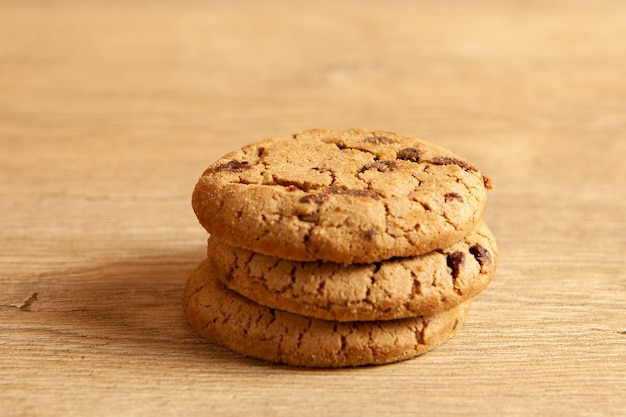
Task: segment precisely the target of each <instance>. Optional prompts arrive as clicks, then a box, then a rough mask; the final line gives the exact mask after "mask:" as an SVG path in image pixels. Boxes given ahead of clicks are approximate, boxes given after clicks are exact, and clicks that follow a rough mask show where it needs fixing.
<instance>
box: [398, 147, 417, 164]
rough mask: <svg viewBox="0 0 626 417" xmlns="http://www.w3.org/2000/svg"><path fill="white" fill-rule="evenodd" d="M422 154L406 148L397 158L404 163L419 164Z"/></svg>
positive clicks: (415, 149) (414, 149)
mask: <svg viewBox="0 0 626 417" xmlns="http://www.w3.org/2000/svg"><path fill="white" fill-rule="evenodd" d="M421 154H422V151H420V150H419V149H417V148H404V149H401V150H400V151H399V152H398V154H397V158H398V159H402V160H404V161H411V162H419V159H420V155H421Z"/></svg>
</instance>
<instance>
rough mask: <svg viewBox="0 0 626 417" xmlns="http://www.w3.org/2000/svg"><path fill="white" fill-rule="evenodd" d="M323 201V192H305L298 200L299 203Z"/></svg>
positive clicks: (319, 202) (318, 202)
mask: <svg viewBox="0 0 626 417" xmlns="http://www.w3.org/2000/svg"><path fill="white" fill-rule="evenodd" d="M322 201H324V198H323V194H307V195H305V196H302V197H300V200H298V202H299V203H305V204H306V203H315V204H321V203H322Z"/></svg>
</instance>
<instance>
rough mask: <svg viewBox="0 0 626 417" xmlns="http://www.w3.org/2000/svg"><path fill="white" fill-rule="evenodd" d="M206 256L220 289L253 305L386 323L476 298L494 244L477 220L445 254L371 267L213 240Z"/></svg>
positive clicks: (492, 262)
mask: <svg viewBox="0 0 626 417" xmlns="http://www.w3.org/2000/svg"><path fill="white" fill-rule="evenodd" d="M207 254H208V257H209V259H210V260H211V262H212V264H213V266H214V269H215V274H216V276H217V278H218V279H219V280H221V281H222V282H223V283H224V284H225V285H226V286H227V287H228V288H230V289H231V290H233V291H236V292H238V293H239V294H241V295H243V296H245V297H247V298H249V299H251V300H254V301H255V302H257V303H259V304H261V305H264V306H268V307H271V308H277V309H280V310H285V311H290V312H292V313H296V314H301V315H304V316H310V317H316V318H320V319H326V320H338V321H362V320H391V319H398V318H404V317H414V316H422V315H430V314H434V313H437V312H439V311H443V310H447V309H450V308H452V307H454V306H456V305H458V304H460V303H462V302H463V301H465V300H467V299H469V298H473V297H475V296H476V295H478V294H479V293H480V292H481V291H483V290H484V289H485V288H486V287H487V285H488V284H489V282H490V281H491V277H492V276H493V274H494V272H495V269H496V261H497V247H496V242H495V238H494V237H493V235H492V233H491V231H490V230H489V228H488V227H487V225H486V224H485V223H484V222H483V221H482V220H481V221H480V222H479V224H478V225H477V227H476V229H475V230H474V231H472V232H471V233H470V234H469V235H467V236H466V237H464V238H463V239H462V240H461V241H460V242H457V243H455V244H453V245H451V246H449V247H446V248H443V249H437V250H435V251H432V252H429V253H427V254H425V255H419V256H416V257H410V258H393V259H391V260H387V261H382V262H376V263H372V264H351V265H343V264H337V263H332V262H321V261H316V262H299V261H288V260H284V259H280V258H277V257H273V256H268V255H262V254H259V253H255V252H252V251H249V250H246V249H241V248H236V247H233V246H229V245H226V244H224V243H223V242H220V241H219V240H218V239H215V238H214V237H210V238H209V240H208V251H207Z"/></svg>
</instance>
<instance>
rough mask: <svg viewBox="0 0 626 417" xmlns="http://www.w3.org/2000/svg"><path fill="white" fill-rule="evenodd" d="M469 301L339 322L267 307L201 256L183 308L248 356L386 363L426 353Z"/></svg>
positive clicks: (333, 363)
mask: <svg viewBox="0 0 626 417" xmlns="http://www.w3.org/2000/svg"><path fill="white" fill-rule="evenodd" d="M470 302H471V301H466V302H464V303H463V304H460V305H459V306H457V307H454V308H452V309H450V310H447V311H444V312H442V313H439V314H436V315H433V316H424V317H414V318H407V319H400V320H390V321H366V322H336V321H328V320H320V319H315V318H310V317H305V316H300V315H297V314H292V313H288V312H284V311H280V310H276V309H272V308H269V307H264V306H261V305H259V304H256V303H254V302H253V301H250V300H248V299H247V298H245V297H243V296H241V295H239V294H237V293H235V292H234V291H231V290H229V289H228V288H226V287H225V286H224V285H223V284H222V283H221V282H220V281H219V280H218V279H217V278H216V277H215V271H213V269H212V266H211V263H210V262H209V261H208V260H205V261H204V262H202V263H201V264H200V265H199V266H198V268H197V269H196V270H195V271H194V272H193V273H192V274H191V276H190V277H189V280H188V282H187V286H186V288H185V293H184V298H183V308H184V311H185V314H186V316H187V319H188V321H189V322H190V324H191V325H192V326H193V327H194V328H195V329H196V330H197V331H198V332H199V333H200V334H202V335H203V336H205V337H206V338H208V339H209V340H212V341H214V342H216V343H218V344H220V345H223V346H226V347H228V348H230V349H232V350H234V351H236V352H239V353H241V354H243V355H246V356H251V357H255V358H260V359H265V360H268V361H273V362H279V363H285V364H290V365H297V366H307V367H345V366H360V365H370V364H383V363H389V362H396V361H400V360H404V359H409V358H412V357H414V356H417V355H420V354H422V353H425V352H427V351H429V350H431V349H433V348H434V347H435V346H437V345H439V344H440V343H442V342H444V341H445V340H447V339H449V338H450V337H452V336H453V335H454V334H455V333H456V332H457V331H458V330H459V328H460V327H461V325H462V324H463V321H464V319H465V317H466V316H467V314H468V312H469V307H470Z"/></svg>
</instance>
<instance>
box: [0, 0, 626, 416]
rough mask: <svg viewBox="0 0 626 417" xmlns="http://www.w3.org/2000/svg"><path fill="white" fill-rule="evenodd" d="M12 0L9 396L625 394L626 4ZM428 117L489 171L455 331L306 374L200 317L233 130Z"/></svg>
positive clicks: (0, 301) (7, 0)
mask: <svg viewBox="0 0 626 417" xmlns="http://www.w3.org/2000/svg"><path fill="white" fill-rule="evenodd" d="M302 3H303V4H298V5H296V4H295V2H289V1H267V2H255V1H234V2H211V1H206V2H201V1H189V2H175V1H165V0H163V1H141V0H138V1H133V2H124V1H121V0H119V1H95V0H94V1H56V2H44V1H35V0H32V1H31V0H28V1H23V0H4V1H2V3H1V4H0V247H1V251H0V415H1V416H48V415H49V416H53V415H54V416H60V415H63V416H91V415H124V416H133V415H145V416H154V415H236V416H243V415H258V416H265V415H267V416H294V415H298V416H309V415H310V416H313V415H315V416H317V415H342V416H369V415H375V416H382V415H407V416H408V415H444V416H447V415H450V416H452V415H453V416H464V415H466V416H474V415H480V416H503V415H546V416H547V415H550V416H553V415H556V416H572V415H577V416H578V415H580V416H618V415H621V416H623V415H626V261H625V257H626V255H625V254H626V185H625V182H626V181H625V178H626V133H625V132H626V46H625V45H626V25H625V24H624V22H626V7H624V3H623V2H622V1H600V2H598V1H573V2H572V1H551V2H518V1H492V2H487V1H478V2H476V1H471V2H470V1H467V2H463V1H454V2H411V1H401V0H397V1H396V0H391V1H388V2H370V1H356V0H353V1H344V2H338V1H326V0H324V1H317V2H307V3H306V4H305V3H304V2H302ZM311 127H330V128H343V127H371V128H383V129H388V130H396V131H399V132H403V133H408V134H414V135H418V136H421V137H423V138H425V139H429V140H432V141H435V142H438V143H440V144H442V145H444V146H446V147H448V148H451V149H452V150H453V151H455V152H456V153H458V154H460V155H462V156H464V157H466V158H467V159H469V160H470V161H472V162H473V163H474V164H476V165H477V166H479V167H480V168H481V169H483V170H484V171H486V172H487V174H488V175H489V176H490V177H491V178H492V179H493V182H494V184H495V189H494V190H493V191H492V192H491V193H490V196H489V197H490V200H489V205H488V209H487V212H486V214H485V219H486V220H487V222H488V224H489V225H490V226H491V228H492V230H493V231H494V233H495V235H496V237H497V238H498V243H499V246H500V262H499V266H498V272H497V274H496V276H495V278H494V281H493V282H492V284H491V286H490V287H489V288H488V289H487V290H486V291H485V292H483V293H482V294H481V295H480V296H479V297H478V298H477V299H476V300H475V302H474V305H473V309H472V312H471V314H470V317H469V319H468V322H467V324H466V325H465V326H464V328H463V329H462V330H461V332H460V333H459V334H458V336H456V337H455V338H454V339H452V340H450V341H449V342H448V343H446V344H444V345H442V346H440V347H439V348H437V349H436V350H434V351H432V352H430V353H428V354H426V355H424V356H422V357H419V358H416V359H414V360H410V361H406V362H402V363H398V364H393V365H389V366H382V367H365V368H357V369H342V370H306V369H297V368H291V367H287V366H276V365H272V364H268V363H265V362H262V361H258V360H254V359H248V358H244V357H241V356H239V355H237V354H235V353H232V352H230V351H228V350H226V349H224V348H222V347H219V346H216V345H214V344H212V343H210V342H208V341H205V340H204V339H202V338H201V337H199V336H198V335H197V334H196V333H195V332H194V331H193V330H192V329H191V328H190V327H189V325H188V324H187V323H186V321H185V319H184V317H183V314H182V311H181V307H180V300H181V295H182V290H183V286H184V282H185V280H186V277H187V275H188V274H189V272H190V271H192V270H193V269H194V267H195V265H197V264H198V263H199V262H200V261H201V260H202V258H203V256H204V251H205V238H206V234H205V232H204V230H203V229H202V228H201V227H200V226H199V225H198V223H197V221H196V219H195V216H194V214H193V212H192V210H191V207H190V196H191V191H192V189H193V186H194V185H195V182H196V180H197V178H198V177H199V175H200V173H201V172H202V171H203V169H204V168H205V167H206V166H207V165H208V164H209V163H210V162H212V161H214V160H215V159H217V158H218V157H219V156H221V155H222V154H224V153H226V152H227V151H229V150H232V149H235V148H237V147H239V146H241V145H243V144H245V143H248V142H251V141H254V140H257V139H261V138H265V137H268V136H274V135H282V134H288V133H291V132H294V131H299V130H302V129H307V128H311Z"/></svg>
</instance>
